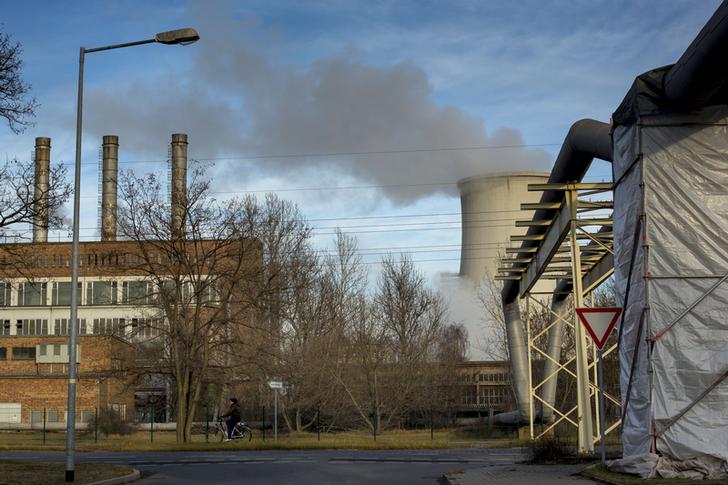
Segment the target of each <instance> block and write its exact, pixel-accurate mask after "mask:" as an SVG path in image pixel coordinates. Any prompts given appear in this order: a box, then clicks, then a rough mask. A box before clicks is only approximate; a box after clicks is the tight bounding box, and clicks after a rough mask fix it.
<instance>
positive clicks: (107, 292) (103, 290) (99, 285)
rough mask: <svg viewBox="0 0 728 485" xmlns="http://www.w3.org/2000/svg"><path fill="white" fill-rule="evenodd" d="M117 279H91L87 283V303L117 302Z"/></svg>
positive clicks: (111, 303) (103, 303)
mask: <svg viewBox="0 0 728 485" xmlns="http://www.w3.org/2000/svg"><path fill="white" fill-rule="evenodd" d="M116 290H117V284H116V281H91V282H89V283H88V284H87V285H86V304H87V305H113V304H115V303H116Z"/></svg>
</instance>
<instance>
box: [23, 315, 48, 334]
mask: <svg viewBox="0 0 728 485" xmlns="http://www.w3.org/2000/svg"><path fill="white" fill-rule="evenodd" d="M15 335H26V336H28V335H48V320H41V319H26V320H18V323H17V325H16V330H15Z"/></svg>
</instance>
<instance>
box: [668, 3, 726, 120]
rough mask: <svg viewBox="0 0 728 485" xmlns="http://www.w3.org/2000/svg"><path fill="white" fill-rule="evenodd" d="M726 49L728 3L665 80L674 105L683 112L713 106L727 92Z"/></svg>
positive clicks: (719, 8)
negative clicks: (718, 97)
mask: <svg viewBox="0 0 728 485" xmlns="http://www.w3.org/2000/svg"><path fill="white" fill-rule="evenodd" d="M726 45H728V0H724V1H723V3H722V4H721V5H720V6H719V7H718V9H717V10H716V11H715V13H714V14H713V16H712V17H711V18H710V20H708V22H707V23H706V24H705V26H704V27H703V28H702V29H701V31H700V33H698V35H697V37H695V39H694V40H693V41H692V42H691V43H690V45H689V46H688V48H687V49H686V50H685V52H684V53H683V55H682V56H680V59H678V61H677V62H676V63H675V65H674V66H672V68H670V70H669V71H668V73H667V74H666V75H665V77H664V78H663V80H662V88H663V90H664V93H665V97H666V98H667V99H668V101H669V102H670V103H671V104H672V105H674V106H675V107H677V108H679V109H680V110H682V111H690V110H694V109H699V108H701V107H703V106H706V105H708V104H710V101H711V98H714V97H716V95H718V94H719V93H720V92H721V91H722V90H724V89H725V84H726V80H728V63H726V62H725V46H726ZM721 97H722V96H721Z"/></svg>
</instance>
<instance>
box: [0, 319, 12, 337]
mask: <svg viewBox="0 0 728 485" xmlns="http://www.w3.org/2000/svg"><path fill="white" fill-rule="evenodd" d="M0 335H10V320H3V321H2V325H0Z"/></svg>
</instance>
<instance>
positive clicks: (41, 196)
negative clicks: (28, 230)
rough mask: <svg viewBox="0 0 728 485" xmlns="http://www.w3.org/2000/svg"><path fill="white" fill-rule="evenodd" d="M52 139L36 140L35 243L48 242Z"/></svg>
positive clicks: (41, 138)
mask: <svg viewBox="0 0 728 485" xmlns="http://www.w3.org/2000/svg"><path fill="white" fill-rule="evenodd" d="M50 167H51V139H50V138H45V137H38V138H36V139H35V184H34V185H35V187H34V192H33V210H34V212H35V213H34V215H33V242H47V241H48V189H49V180H48V179H49V176H50Z"/></svg>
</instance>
